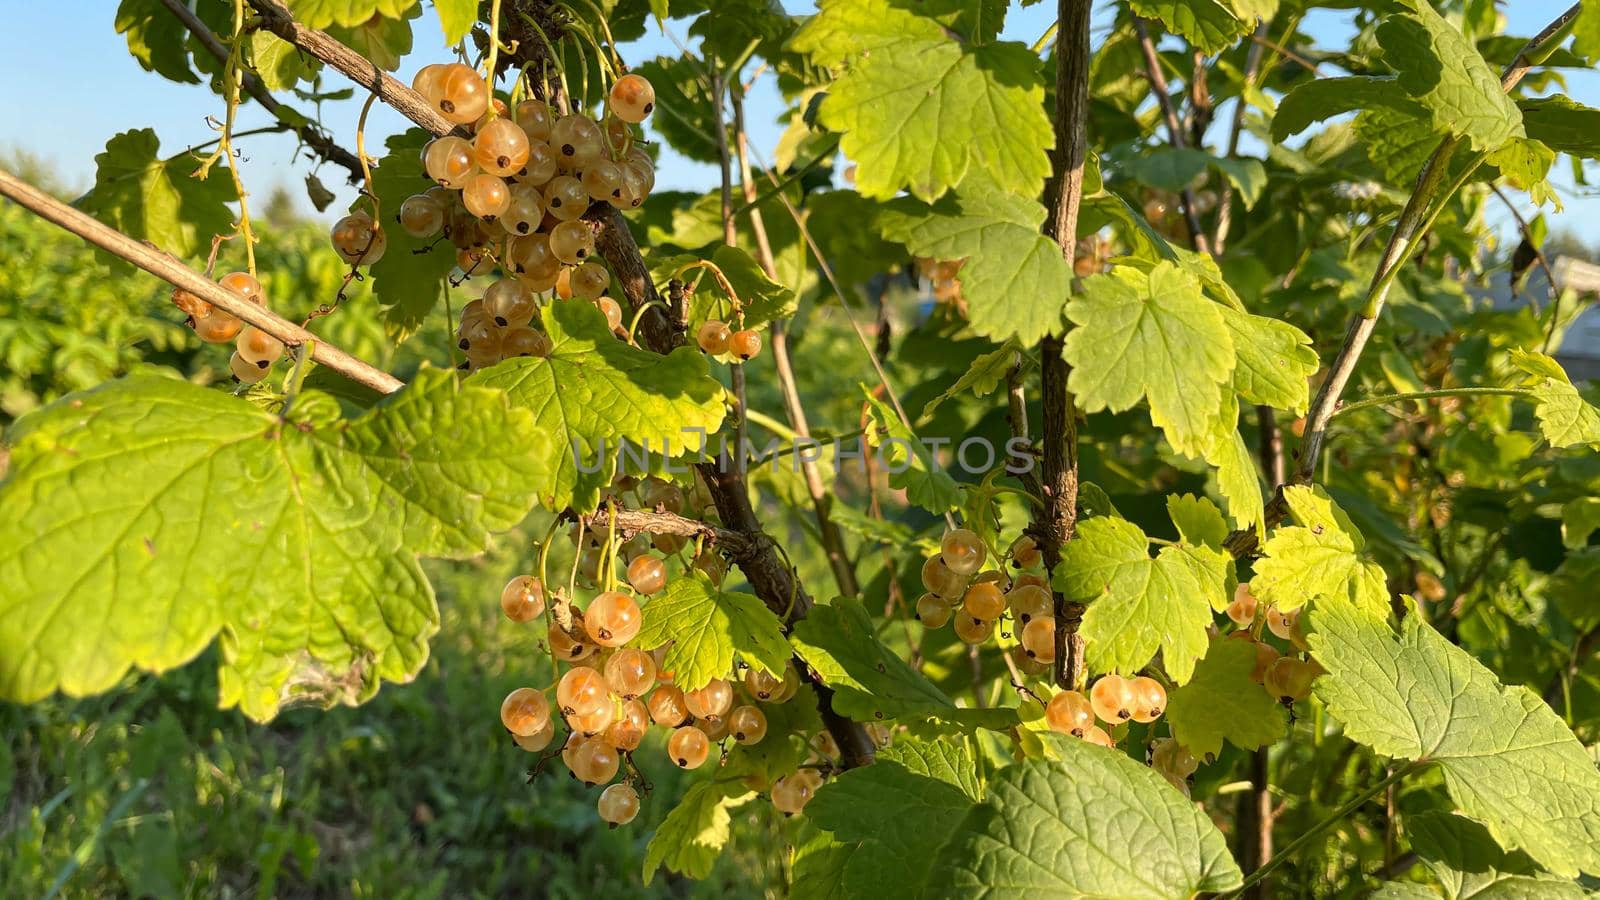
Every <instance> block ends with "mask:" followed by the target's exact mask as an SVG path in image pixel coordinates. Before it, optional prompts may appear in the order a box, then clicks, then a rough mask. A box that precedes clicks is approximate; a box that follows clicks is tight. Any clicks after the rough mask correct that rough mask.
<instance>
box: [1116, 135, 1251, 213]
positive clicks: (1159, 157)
mask: <svg viewBox="0 0 1600 900" xmlns="http://www.w3.org/2000/svg"><path fill="white" fill-rule="evenodd" d="M1208 168H1211V169H1216V170H1217V171H1218V172H1219V173H1221V174H1222V176H1223V177H1224V178H1226V179H1228V180H1229V181H1230V182H1232V183H1233V186H1234V187H1235V188H1237V189H1238V190H1239V199H1240V200H1242V201H1244V205H1245V208H1246V209H1249V208H1250V207H1252V206H1255V205H1256V200H1258V199H1260V197H1261V192H1262V190H1264V189H1265V188H1266V186H1267V169H1266V167H1265V166H1263V165H1262V164H1261V161H1260V160H1258V159H1247V158H1243V157H1222V156H1212V155H1211V154H1209V153H1207V152H1205V151H1204V150H1197V149H1195V148H1193V147H1158V148H1156V149H1154V150H1152V151H1150V152H1149V153H1147V154H1145V155H1144V156H1137V157H1134V158H1133V159H1130V160H1128V161H1127V162H1126V163H1125V164H1124V165H1123V170H1124V171H1125V172H1126V173H1127V174H1128V176H1129V177H1131V178H1134V179H1137V180H1138V181H1142V182H1144V183H1145V184H1148V185H1150V186H1151V187H1158V188H1162V189H1163V190H1168V191H1181V190H1183V189H1184V188H1186V187H1189V186H1190V184H1191V183H1193V182H1194V180H1195V179H1196V178H1198V177H1200V175H1201V173H1203V172H1204V171H1205V170H1206V169H1208Z"/></svg>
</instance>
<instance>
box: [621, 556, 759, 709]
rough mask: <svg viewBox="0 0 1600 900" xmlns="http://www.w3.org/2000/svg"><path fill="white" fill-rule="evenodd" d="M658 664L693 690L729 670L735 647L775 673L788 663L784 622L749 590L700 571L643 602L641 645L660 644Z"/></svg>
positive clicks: (757, 666) (684, 688)
mask: <svg viewBox="0 0 1600 900" xmlns="http://www.w3.org/2000/svg"><path fill="white" fill-rule="evenodd" d="M669 642H670V643H671V644H672V646H671V647H668V648H667V655H666V657H665V658H664V659H663V660H662V667H663V668H664V669H666V670H667V671H670V672H673V673H674V675H673V678H674V683H676V684H677V685H678V687H680V688H682V689H683V690H686V691H697V690H699V689H700V688H703V687H705V686H706V685H707V684H709V683H710V682H711V680H712V679H713V678H727V677H728V674H729V673H730V672H732V671H733V655H734V653H735V652H737V653H738V654H739V656H740V657H741V658H743V659H744V661H745V662H746V663H749V664H750V665H751V666H753V667H755V668H757V669H761V670H762V671H765V672H771V673H773V674H776V675H781V674H783V667H784V666H785V665H786V664H787V663H788V662H789V654H790V651H789V642H788V641H786V640H784V637H783V623H782V622H780V621H778V616H777V615H776V614H775V613H773V611H772V610H770V609H767V607H766V604H764V603H762V602H761V598H759V597H756V596H755V595H753V594H740V593H735V592H733V591H724V590H723V589H722V588H721V587H718V586H717V585H715V584H713V583H712V582H711V579H709V578H707V577H706V576H705V575H703V574H702V573H699V572H693V573H690V574H688V575H683V576H680V577H678V578H675V579H673V580H672V581H670V582H668V584H667V589H666V591H665V592H663V593H662V594H661V595H660V596H657V597H654V598H652V599H651V600H650V602H648V603H646V604H645V605H644V625H643V626H642V627H640V629H639V637H638V644H639V646H641V647H650V648H652V649H653V648H656V647H664V646H666V645H667V644H668V643H669Z"/></svg>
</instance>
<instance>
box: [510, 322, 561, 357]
mask: <svg viewBox="0 0 1600 900" xmlns="http://www.w3.org/2000/svg"><path fill="white" fill-rule="evenodd" d="M553 349H555V347H554V346H553V345H552V344H551V343H550V338H549V337H548V336H546V335H545V333H544V332H542V331H540V330H538V329H537V328H529V327H527V326H523V327H521V328H511V329H509V330H507V331H506V334H505V337H504V338H503V339H501V341H500V354H501V355H502V356H504V357H505V358H506V359H510V358H511V357H513V356H537V357H540V358H543V357H546V356H549V355H550V351H551V350H553Z"/></svg>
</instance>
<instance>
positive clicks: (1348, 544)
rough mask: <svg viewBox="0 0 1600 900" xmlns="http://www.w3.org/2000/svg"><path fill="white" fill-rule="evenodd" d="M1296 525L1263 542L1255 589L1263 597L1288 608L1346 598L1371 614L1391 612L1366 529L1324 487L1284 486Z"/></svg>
mask: <svg viewBox="0 0 1600 900" xmlns="http://www.w3.org/2000/svg"><path fill="white" fill-rule="evenodd" d="M1283 499H1284V500H1285V501H1286V502H1287V503H1288V505H1289V517H1290V519H1291V521H1292V522H1293V523H1294V524H1293V525H1284V526H1280V527H1279V528H1278V529H1277V530H1275V531H1273V532H1272V536H1271V537H1269V538H1267V541H1266V543H1265V544H1264V545H1262V548H1261V550H1262V553H1263V557H1262V559H1260V560H1259V561H1257V563H1256V567H1255V573H1256V574H1255V578H1254V579H1253V580H1251V582H1250V588H1251V590H1252V591H1253V592H1254V593H1255V595H1256V596H1257V597H1258V598H1260V599H1261V600H1262V601H1264V602H1267V603H1272V604H1274V605H1276V606H1277V607H1278V608H1279V609H1282V610H1284V611H1286V612H1287V611H1289V610H1294V609H1299V608H1300V607H1301V606H1303V605H1305V604H1306V603H1309V602H1310V601H1311V600H1312V598H1314V597H1334V596H1337V597H1344V598H1347V599H1349V600H1351V601H1352V602H1354V603H1355V604H1356V605H1357V606H1358V607H1359V608H1361V609H1362V610H1363V611H1364V612H1366V614H1367V615H1369V616H1373V617H1374V618H1377V619H1379V620H1383V619H1385V618H1387V617H1388V615H1389V589H1388V586H1387V585H1386V583H1385V581H1384V577H1383V570H1382V569H1381V568H1379V567H1378V566H1377V565H1376V564H1375V563H1371V562H1368V561H1367V560H1366V557H1365V555H1364V554H1363V552H1362V551H1363V550H1364V549H1365V547H1366V541H1365V540H1364V539H1363V538H1362V537H1361V532H1359V531H1357V530H1356V526H1355V524H1354V523H1353V522H1351V521H1350V517H1349V516H1347V515H1345V513H1344V510H1342V509H1340V508H1339V504H1337V503H1335V502H1333V498H1331V497H1329V496H1328V494H1327V492H1326V491H1324V490H1323V489H1322V488H1320V487H1315V486H1306V485H1295V486H1292V487H1286V488H1284V490H1283Z"/></svg>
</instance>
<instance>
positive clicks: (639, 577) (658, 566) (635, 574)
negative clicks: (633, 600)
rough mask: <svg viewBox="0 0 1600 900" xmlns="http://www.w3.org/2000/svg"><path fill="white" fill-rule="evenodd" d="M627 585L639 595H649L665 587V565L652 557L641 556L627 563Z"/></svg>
mask: <svg viewBox="0 0 1600 900" xmlns="http://www.w3.org/2000/svg"><path fill="white" fill-rule="evenodd" d="M628 584H630V585H633V589H634V590H636V591H638V592H639V593H641V594H645V595H647V596H648V595H650V594H654V593H657V592H659V591H660V590H661V589H662V588H664V587H666V586H667V564H666V563H664V562H662V561H661V560H660V559H658V558H656V557H654V556H641V557H639V558H637V559H635V560H634V561H633V562H631V563H628Z"/></svg>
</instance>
